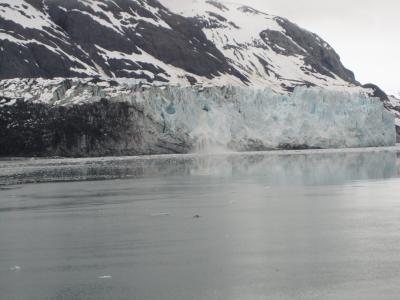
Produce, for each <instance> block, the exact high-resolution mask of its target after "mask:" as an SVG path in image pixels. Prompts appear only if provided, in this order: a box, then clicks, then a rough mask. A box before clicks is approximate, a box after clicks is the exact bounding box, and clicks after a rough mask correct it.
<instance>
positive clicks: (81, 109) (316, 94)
mask: <svg viewBox="0 0 400 300" xmlns="http://www.w3.org/2000/svg"><path fill="white" fill-rule="evenodd" d="M0 87H2V92H0V145H3V147H0V155H25V156H26V155H47V156H52V155H58V156H102V155H138V154H164V153H187V152H215V151H229V150H231V151H256V150H267V149H303V148H346V147H372V146H391V145H394V144H395V142H396V130H395V119H394V115H393V113H391V112H390V111H389V110H388V109H387V108H385V106H384V103H383V102H381V101H380V100H379V99H377V98H373V97H369V96H368V95H367V94H363V93H360V92H359V91H357V90H354V92H345V91H337V90H328V89H323V88H305V87H298V88H296V89H295V90H294V92H293V93H291V94H279V93H276V92H274V91H272V90H271V89H256V88H244V87H229V86H228V87H179V86H170V85H166V86H159V87H155V86H148V85H138V84H128V83H125V84H123V83H119V82H116V81H114V80H112V81H97V80H81V79H74V80H64V79H57V80H33V79H32V80H24V81H21V80H8V81H2V82H0ZM10 141H13V142H10ZM5 145H8V146H7V147H5Z"/></svg>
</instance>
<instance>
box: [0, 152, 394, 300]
mask: <svg viewBox="0 0 400 300" xmlns="http://www.w3.org/2000/svg"><path fill="white" fill-rule="evenodd" d="M399 166H400V157H399V155H398V154H397V152H396V150H395V149H389V150H387V151H381V150H376V151H375V150H371V151H362V150H360V151H359V150H355V151H344V152H343V151H342V152H335V151H306V152H281V153H272V154H271V153H257V154H254V153H253V154H243V155H239V154H230V155H214V156H207V155H203V156H196V155H189V156H166V157H153V158H149V157H145V158H115V159H107V158H99V159H69V160H68V159H47V160H46V159H45V160H43V159H15V160H3V161H0V299H1V300H14V299H15V300H16V299H18V300H26V299H29V300H47V299H51V300H53V299H57V300H61V299H63V300H64V299H65V300H67V299H68V300H75V299H85V300H87V299H93V300H103V299H104V300H106V299H107V300H110V299H112V300H118V299H124V300H125V299H138V300H142V299H151V300H153V299H160V300H169V299H171V300H180V299H182V300H186V299H208V300H214V299H234V300H236V299H245V300H247V299H249V300H252V299H399V295H400V179H399V174H400V173H399V169H400V168H399Z"/></svg>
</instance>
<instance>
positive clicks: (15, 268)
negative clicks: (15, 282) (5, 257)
mask: <svg viewBox="0 0 400 300" xmlns="http://www.w3.org/2000/svg"><path fill="white" fill-rule="evenodd" d="M10 271H13V272H18V271H21V267H20V266H13V267H11V268H10Z"/></svg>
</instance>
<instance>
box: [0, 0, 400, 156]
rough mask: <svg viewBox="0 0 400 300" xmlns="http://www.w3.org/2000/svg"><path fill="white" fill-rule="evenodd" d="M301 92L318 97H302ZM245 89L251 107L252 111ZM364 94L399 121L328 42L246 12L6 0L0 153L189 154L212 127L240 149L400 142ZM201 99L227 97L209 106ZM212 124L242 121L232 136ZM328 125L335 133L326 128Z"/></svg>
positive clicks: (151, 2) (198, 2)
mask: <svg viewBox="0 0 400 300" xmlns="http://www.w3.org/2000/svg"><path fill="white" fill-rule="evenodd" d="M175 85H180V86H195V87H193V88H192V89H189V90H184V89H180V88H170V86H175ZM152 86H158V89H156V91H155V92H153V94H151V95H152V97H153V98H152V99H153V100H154V101H148V100H149V98H148V97H147V96H146V95H147V94H146V93H147V92H146V90H147V89H150V90H151V89H152ZM224 86H235V88H233V89H232V90H229V89H228V90H226V89H225V88H224ZM299 86H302V87H315V89H310V91H309V92H307V90H301V89H300V90H301V91H302V92H301V93H300V92H297V94H296V92H295V91H296V87H299ZM217 87H220V88H217ZM245 87H248V90H241V89H240V88H245ZM208 88H211V90H212V91H213V93H211V94H210V92H209V90H208ZM321 88H322V89H321ZM164 89H167V90H168V91H173V92H171V93H169V94H168V93H167V95H166V94H165V93H164V92H163V90H164ZM203 89H205V90H204V91H203ZM297 91H299V90H298V89H297ZM332 93H333V94H332ZM335 93H337V94H335ZM240 95H244V97H249V98H250V99H253V100H252V101H250V100H249V102H248V105H249V107H246V105H247V104H246V99H240ZM296 95H301V96H296ZM365 95H369V96H374V97H378V98H379V99H380V100H381V101H382V102H383V104H384V106H385V107H386V108H387V109H389V110H392V111H393V112H395V113H398V117H400V109H399V108H400V101H398V100H397V99H395V98H394V97H388V96H387V95H386V94H385V93H384V92H383V91H382V90H380V89H379V88H378V87H377V86H375V85H373V84H368V85H364V86H361V84H360V83H358V82H357V80H356V79H355V76H354V74H353V73H352V72H351V71H350V70H348V69H346V68H345V67H344V66H343V64H342V63H341V61H340V57H339V55H338V54H337V53H336V52H335V50H334V49H333V48H332V47H331V46H330V45H329V44H328V43H327V42H325V41H324V40H322V39H321V38H320V37H318V36H317V35H315V34H313V33H311V32H309V31H307V30H304V29H302V28H300V27H299V26H297V25H296V24H294V23H292V22H290V21H289V20H287V19H284V18H281V17H277V16H273V15H269V14H266V13H263V12H260V11H257V10H255V9H253V8H250V7H247V6H243V5H238V4H234V3H226V2H221V1H215V0H185V1H183V0H159V1H157V0H0V145H1V147H0V155H32V154H37V155H54V154H56V155H108V154H144V153H148V154H151V153H165V152H167V153H169V152H188V151H191V150H193V147H195V146H196V145H197V144H198V142H197V141H198V140H199V139H200V140H201V139H202V137H203V133H204V130H205V129H207V128H208V130H209V132H215V133H218V134H217V136H216V137H213V139H214V140H216V141H217V140H221V139H222V140H224V141H225V144H224V146H227V145H228V146H229V147H230V148H232V149H234V150H243V149H247V150H252V149H269V148H280V147H287V148H291V147H292V148H298V147H347V146H366V145H375V146H377V145H389V144H393V130H391V129H390V127H391V124H392V123H393V120H392V119H391V118H390V117H389V116H388V115H387V114H386V112H385V111H383V108H382V104H381V103H379V101H378V100H373V101H372V102H370V101H369V100H368V98H365ZM146 97H147V98H146ZM175 97H176V98H175ZM185 97H189V98H191V99H192V100H193V101H192V102H190V103H191V104H192V106H191V107H189V106H188V105H189V104H185V103H184V101H183V100H184V98H185ZM195 97H198V100H199V101H200V100H201V101H202V99H204V97H209V98H210V99H215V103H214V105H213V104H212V103H210V104H207V105H206V106H204V107H203V106H198V103H197V102H196V101H195V100H194V98H195ZM307 97H311V98H312V99H311V98H310V99H308V98H307ZM315 97H317V98H318V99H315ZM339 98H340V99H339ZM132 99H133V100H132ZM224 99H226V101H225V100H224ZM262 99H264V100H262ZM276 99H279V100H281V101H283V104H282V106H280V105H278V106H277V105H276ZM327 99H328V100H327ZM329 99H330V100H329ZM335 99H336V100H335ZM346 100H348V101H350V103H348V105H347V103H346ZM143 101H144V102H145V103H147V104H146V105H147V106H146V107H143V106H142V104H141V103H142V102H143ZM176 101H178V102H179V103H180V105H178V106H175V102H176ZM260 101H261V102H262V101H264V103H261V102H260ZM307 101H309V103H307ZM343 101H344V102H343ZM374 101H378V104H377V105H375V104H374V103H373V102H374ZM290 103H291V104H290ZM312 103H314V104H315V105H311V104H312ZM337 103H341V105H340V107H339V106H338V105H337ZM76 104H79V105H76ZM268 105H272V106H270V107H268ZM274 105H275V106H276V107H275V106H274ZM290 105H292V106H293V107H295V108H296V107H297V108H298V110H296V109H295V110H294V111H293V110H292V109H293V107H292V106H290ZM310 105H311V106H310ZM330 105H331V107H330ZM357 105H360V107H359V108H358V109H357V108H356V106H357ZM54 107H55V108H54ZM274 107H275V108H276V109H277V108H279V112H280V113H281V117H279V116H278V115H279V114H278V112H276V113H274V112H273V111H271V110H273V109H275V108H274ZM285 107H286V108H287V110H285V109H283V108H285ZM53 108H54V109H53ZM155 108H157V109H155ZM330 108H331V111H332V113H333V115H332V114H331V113H330ZM154 109H155V110H154ZM257 109H258V110H260V111H263V112H265V114H260V113H257V111H256V110H257ZM244 112H246V113H244ZM267 112H268V113H267ZM318 112H319V113H321V114H322V115H321V114H318ZM188 113H189V114H192V115H191V116H192V117H193V118H194V121H195V122H194V123H193V122H191V121H193V120H189V119H188V118H187V115H186V114H188ZM270 113H271V114H270ZM364 113H365V116H364V117H363V114H364ZM223 114H225V115H223ZM351 114H354V119H353V120H351V118H352V116H351ZM211 116H214V117H216V116H217V117H218V116H219V117H218V121H221V120H223V119H226V118H230V117H231V118H232V119H231V120H230V122H227V123H224V124H222V125H223V126H225V127H224V128H223V129H224V131H223V132H220V131H218V130H217V131H214V129H216V128H217V127H218V128H222V127H221V126H222V125H221V124H220V123H218V122H216V121H214V120H213V119H212V118H211ZM296 116H301V117H302V118H300V119H299V120H296V122H294V121H292V120H293V118H294V117H296ZM324 116H325V117H327V116H328V117H327V119H324ZM167 117H169V119H168V118H167ZM268 118H270V119H268ZM168 120H169V121H168ZM198 120H203V121H202V122H197V121H198ZM205 120H207V122H205ZM235 120H236V121H238V122H239V124H237V123H236V121H235ZM310 120H313V122H311V121H310ZM318 120H319V121H323V123H321V124H320V125H321V127H320V128H333V129H332V130H330V129H329V130H324V131H321V130H316V129H318V124H317V121H318ZM167 121H168V122H167ZM189 121H190V122H189ZM278 121H279V122H280V123H279V122H278ZM286 121H287V123H288V124H287V125H286V123H285V122H286ZM268 122H269V123H268ZM271 122H272V123H274V122H277V123H276V124H275V125H277V124H278V123H279V126H275V127H274V126H272V125H273V124H272V123H271ZM340 122H343V123H340ZM270 123H271V124H272V125H271V126H272V127H269V128H270V129H271V130H272V129H273V128H275V129H274V130H275V131H276V132H277V135H276V136H275V135H271V134H269V133H268V128H267V127H265V124H270ZM374 125H376V126H375V128H374ZM398 125H399V126H400V122H398ZM203 126H206V127H205V128H204V127H203ZM213 126H214V127H215V128H214V129H213ZM324 126H325V127H324ZM371 126H372V127H371ZM307 128H308V129H310V128H313V129H312V130H311V131H306V129H307ZM320 128H319V129H320ZM399 128H400V127H399ZM303 129H304V130H303ZM392 129H393V128H392ZM299 130H300V131H299ZM398 133H399V134H400V130H399V132H398ZM6 145H7V146H6ZM229 147H228V148H229Z"/></svg>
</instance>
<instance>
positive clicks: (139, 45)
mask: <svg viewBox="0 0 400 300" xmlns="http://www.w3.org/2000/svg"><path fill="white" fill-rule="evenodd" d="M98 2H99V7H101V9H102V10H103V11H104V12H103V13H101V12H96V11H94V10H93V7H92V6H90V5H88V3H85V1H82V0H68V1H64V0H54V1H48V2H46V6H47V7H46V10H45V9H44V7H43V2H42V0H29V1H27V3H29V4H31V5H33V6H34V7H35V8H37V9H38V10H39V11H40V12H41V13H42V14H43V15H44V16H46V17H47V18H48V21H49V24H48V26H45V27H43V28H41V29H36V28H25V27H23V24H16V23H14V22H13V21H10V20H5V19H2V18H0V28H2V30H3V31H5V32H10V33H13V35H14V36H17V37H19V38H21V37H22V40H23V41H26V42H24V44H21V43H14V42H12V41H9V40H7V39H5V40H0V47H2V48H3V49H4V50H3V51H1V52H0V66H1V67H0V79H5V78H15V77H26V78H30V77H43V78H54V77H88V76H91V75H92V76H93V75H98V74H99V71H100V73H101V72H104V73H105V75H107V76H115V77H130V78H138V79H142V78H144V79H146V80H147V81H149V82H152V81H154V80H158V81H167V80H166V79H165V78H163V77H160V76H158V75H160V74H164V75H165V76H164V77H168V76H169V75H168V74H167V73H166V71H165V70H163V69H161V68H159V67H157V66H154V65H152V64H145V63H138V62H135V61H134V60H132V59H129V58H128V57H127V58H125V59H124V58H123V57H121V58H113V57H105V56H104V55H102V54H104V53H102V50H101V49H106V51H111V52H113V51H114V52H119V53H125V54H131V53H135V54H141V53H142V51H145V52H146V53H148V54H150V55H152V56H154V57H155V58H156V59H159V60H160V61H162V62H165V63H166V64H170V65H172V66H175V67H177V68H181V69H183V70H185V71H187V72H189V73H192V74H195V75H199V76H205V77H212V76H216V75H217V74H219V73H221V74H231V75H233V76H236V77H237V78H239V79H240V80H243V81H246V78H245V77H244V76H243V75H242V74H240V72H238V71H237V70H236V69H234V68H232V66H230V65H229V63H228V62H227V59H226V58H225V57H224V56H223V55H222V53H221V52H219V51H218V49H217V48H216V47H215V45H214V44H213V43H212V42H211V41H209V40H208V39H207V38H206V36H205V34H204V33H203V32H202V30H201V27H200V26H199V24H198V23H197V22H198V21H197V20H195V19H191V18H184V17H182V16H179V15H176V14H173V13H171V12H169V11H168V10H167V9H166V8H165V7H163V6H162V5H161V4H160V3H159V2H158V1H154V0H137V1H131V0H115V1H112V2H110V1H105V0H101V1H98ZM3 5H5V4H3ZM150 8H151V9H150ZM15 9H17V10H18V8H15ZM153 10H157V11H158V15H157V16H155V15H154V12H153ZM19 11H21V12H23V11H24V9H23V8H19ZM127 15H129V17H127ZM111 16H112V18H115V19H116V20H117V21H118V22H121V24H124V25H125V26H123V25H122V26H121V27H120V28H119V27H118V26H116V25H114V23H113V22H117V21H115V20H112V19H110V18H111ZM143 18H147V19H149V20H150V22H144V21H142V19H143ZM160 20H162V22H163V24H164V26H157V25H155V24H153V23H157V22H160ZM47 45H48V46H50V47H47ZM52 47H53V49H52ZM99 47H100V48H99ZM99 69H101V70H99ZM144 70H147V71H149V72H151V73H152V74H154V78H153V77H152V76H148V75H143V72H139V71H144Z"/></svg>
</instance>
